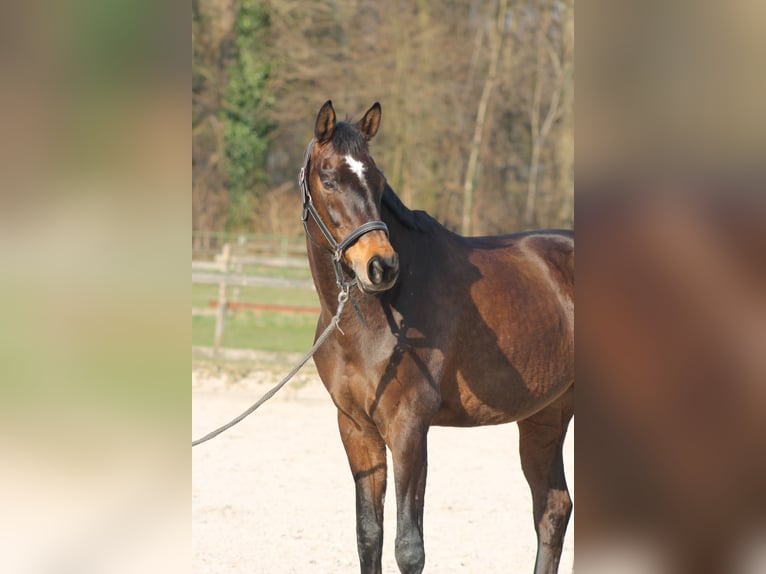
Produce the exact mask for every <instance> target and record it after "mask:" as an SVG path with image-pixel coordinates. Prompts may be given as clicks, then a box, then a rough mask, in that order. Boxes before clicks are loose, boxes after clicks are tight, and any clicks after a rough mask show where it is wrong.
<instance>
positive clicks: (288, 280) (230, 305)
mask: <svg viewBox="0 0 766 574" xmlns="http://www.w3.org/2000/svg"><path fill="white" fill-rule="evenodd" d="M239 237H243V236H239ZM283 239H284V241H282V240H280V241H275V242H274V243H273V244H272V247H273V246H274V245H278V251H277V253H276V254H275V253H274V251H272V252H271V253H269V252H268V251H267V250H266V249H265V248H264V245H265V244H264V243H261V242H253V241H252V240H251V241H249V242H248V241H241V240H238V241H237V243H236V245H234V246H232V244H231V243H223V244H222V245H221V249H220V251H219V252H218V253H216V254H214V255H213V257H212V260H211V259H192V284H195V283H196V284H207V285H218V298H217V299H216V300H214V301H211V305H212V307H213V309H212V310H211V309H210V308H209V307H206V308H195V307H192V315H209V314H214V315H215V331H214V335H213V346H214V348H215V349H219V348H220V347H221V343H222V341H223V333H224V328H225V322H226V312H227V311H228V310H237V309H253V310H270V311H279V312H288V313H312V314H318V313H319V308H318V307H308V306H297V305H274V304H268V303H243V302H240V301H239V288H240V287H258V286H267V287H288V288H299V289H311V290H313V289H314V282H313V281H312V280H311V279H310V278H295V277H285V276H279V275H264V274H252V273H245V272H244V270H245V269H247V268H248V267H256V268H278V269H305V270H308V261H307V259H306V255H305V244H304V245H303V252H302V253H301V252H300V251H297V250H296V251H297V253H296V252H295V251H291V250H290V249H291V245H292V244H291V243H290V242H289V240H288V238H283ZM254 247H255V249H254ZM261 249H263V251H262V252H261V253H255V254H253V253H252V252H253V251H254V250H261ZM204 253H205V255H209V253H207V252H204ZM230 287H232V288H233V291H232V297H231V299H229V297H228V294H229V288H230ZM211 311H212V312H211Z"/></svg>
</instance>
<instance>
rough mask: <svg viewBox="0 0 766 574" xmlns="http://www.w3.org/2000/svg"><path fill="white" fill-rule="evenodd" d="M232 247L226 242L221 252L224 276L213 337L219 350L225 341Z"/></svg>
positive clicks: (220, 286)
mask: <svg viewBox="0 0 766 574" xmlns="http://www.w3.org/2000/svg"><path fill="white" fill-rule="evenodd" d="M230 250H231V247H230V246H229V244H228V243H224V245H223V251H222V252H221V264H222V267H223V276H222V277H221V282H220V283H219V284H218V309H217V310H216V314H215V335H214V337H213V347H214V348H215V350H216V351H217V350H218V349H219V348H220V347H221V342H222V341H223V322H224V320H225V319H226V276H227V275H228V273H229V253H230Z"/></svg>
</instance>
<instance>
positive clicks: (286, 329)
mask: <svg viewBox="0 0 766 574" xmlns="http://www.w3.org/2000/svg"><path fill="white" fill-rule="evenodd" d="M316 323H317V317H316V316H313V315H309V314H305V313H274V312H271V311H237V312H235V313H229V314H228V316H227V317H226V323H225V325H224V331H223V346H224V347H228V348H233V349H259V350H264V351H282V352H290V353H299V352H301V353H302V352H305V351H307V350H308V349H309V348H310V347H311V345H312V343H313V342H314V330H315V328H316ZM214 329H215V317H206V316H205V317H192V345H201V346H212V345H213V332H214Z"/></svg>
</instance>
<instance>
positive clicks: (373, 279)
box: [304, 101, 399, 293]
mask: <svg viewBox="0 0 766 574" xmlns="http://www.w3.org/2000/svg"><path fill="white" fill-rule="evenodd" d="M379 124H380V104H378V103H375V104H374V105H373V106H372V107H371V108H370V109H369V110H367V113H365V114H364V116H363V117H362V119H361V120H359V122H357V123H356V124H351V123H347V122H336V119H335V110H334V109H333V106H332V102H331V101H327V102H326V103H325V104H324V105H323V106H322V109H320V110H319V114H318V115H317V119H316V123H315V125H314V144H313V145H312V146H311V147H310V151H309V152H308V157H307V158H306V169H307V173H306V184H307V189H308V194H310V198H308V199H310V201H311V203H312V204H313V205H314V208H315V209H316V212H317V215H318V216H319V217H318V219H319V220H320V221H316V222H315V224H316V225H317V226H320V227H321V226H322V225H324V226H325V227H326V231H322V233H323V234H325V235H326V232H329V233H330V234H331V235H332V238H333V239H334V242H335V245H332V241H331V240H330V239H328V238H325V239H327V241H328V243H329V245H328V247H330V248H331V249H332V250H337V253H338V255H339V256H340V257H341V258H342V259H343V261H344V262H345V263H346V265H348V267H349V268H350V269H351V270H352V271H353V272H354V274H355V275H356V278H357V280H358V283H359V287H360V288H361V289H362V290H364V291H366V292H368V293H373V292H381V291H385V290H387V289H390V288H391V287H393V285H394V284H395V283H396V279H397V277H398V276H399V257H398V255H397V254H396V251H394V248H393V247H392V246H391V243H390V242H389V240H388V234H387V232H386V230H385V225H383V224H382V223H380V201H381V197H382V195H383V189H384V188H385V184H386V180H385V177H384V176H383V174H382V173H381V172H380V170H378V168H377V166H376V165H375V162H374V161H373V159H372V157H371V156H370V153H369V151H368V147H367V142H368V141H370V140H371V139H372V138H373V137H374V136H375V134H376V133H377V131H378V126H379ZM304 201H306V199H304ZM312 215H313V214H312ZM304 217H305V215H304ZM370 222H375V223H370ZM365 224H370V225H365ZM320 230H321V229H320ZM339 245H340V246H341V247H340V248H339V249H338V246H339Z"/></svg>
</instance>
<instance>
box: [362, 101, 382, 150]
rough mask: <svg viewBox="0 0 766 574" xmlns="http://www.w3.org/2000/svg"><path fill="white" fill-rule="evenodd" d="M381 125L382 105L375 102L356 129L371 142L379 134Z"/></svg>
mask: <svg viewBox="0 0 766 574" xmlns="http://www.w3.org/2000/svg"><path fill="white" fill-rule="evenodd" d="M379 125H380V104H379V103H378V102H375V103H374V104H372V107H371V108H370V109H369V110H367V113H366V114H364V117H363V118H362V119H361V120H359V123H357V124H356V127H358V128H359V131H360V132H362V136H363V137H364V139H365V140H366V141H370V140H371V139H372V138H374V137H375V134H376V133H378V126H379Z"/></svg>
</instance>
